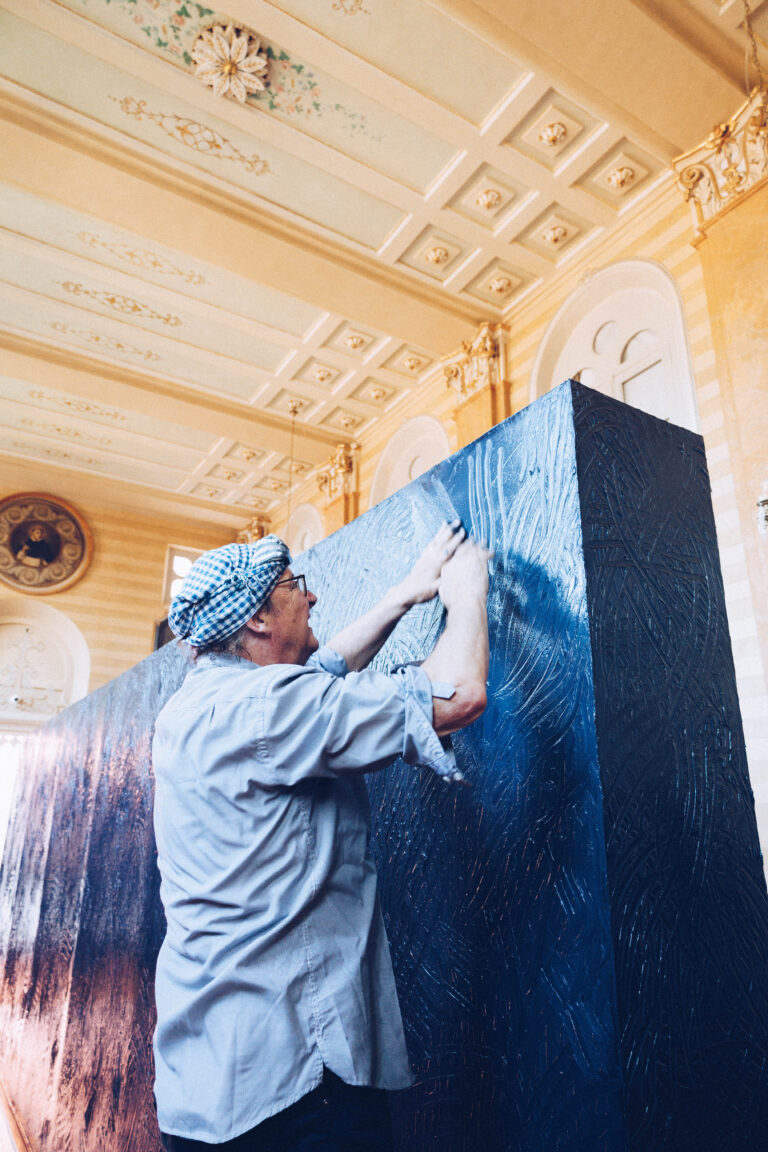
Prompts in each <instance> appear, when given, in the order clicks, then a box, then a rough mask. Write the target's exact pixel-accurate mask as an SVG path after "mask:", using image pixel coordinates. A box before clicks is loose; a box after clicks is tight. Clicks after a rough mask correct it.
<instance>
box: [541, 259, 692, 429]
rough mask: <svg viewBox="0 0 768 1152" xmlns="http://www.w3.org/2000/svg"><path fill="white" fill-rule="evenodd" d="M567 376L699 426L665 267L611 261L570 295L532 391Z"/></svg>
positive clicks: (547, 340)
mask: <svg viewBox="0 0 768 1152" xmlns="http://www.w3.org/2000/svg"><path fill="white" fill-rule="evenodd" d="M569 378H570V379H572V380H579V381H580V382H581V383H582V384H586V385H587V387H589V388H595V389H596V390H597V391H599V392H604V393H606V394H607V395H608V396H614V397H615V398H616V399H617V400H623V401H624V402H625V403H627V404H631V405H632V406H633V407H634V408H640V409H642V411H644V412H648V413H650V414H651V415H652V416H658V417H659V418H660V419H662V420H671V421H672V422H673V423H674V424H681V425H682V426H683V427H685V428H691V429H692V430H694V431H697V430H698V415H697V410H696V401H695V393H694V386H693V377H692V373H691V367H690V359H689V356H688V345H687V339H686V333H685V320H684V316H683V311H682V306H681V303H680V298H679V295H678V292H677V288H676V286H675V283H674V281H673V279H672V277H671V276H670V275H669V274H668V273H667V272H666V271H665V269H664V268H662V267H661V265H659V264H654V263H652V262H651V261H650V260H627V261H623V262H622V263H619V264H610V265H608V267H606V268H603V269H601V271H599V272H597V273H595V274H594V275H593V276H591V277H590V278H589V279H588V280H587V281H586V283H584V284H581V285H580V286H579V287H578V288H577V289H576V291H575V292H573V293H572V294H571V296H570V297H569V298H568V300H566V302H565V304H564V305H563V307H562V308H561V309H560V311H559V312H558V314H557V315H556V317H555V319H554V320H553V322H552V324H551V325H550V327H549V330H548V331H547V334H546V336H545V337H544V339H543V341H542V343H541V347H540V349H539V352H538V355H537V357H536V363H535V365H534V371H533V376H532V391H533V397H536V396H541V395H543V394H544V393H545V392H548V391H549V389H550V388H554V387H555V386H556V385H558V384H560V383H562V381H563V380H567V379H569Z"/></svg>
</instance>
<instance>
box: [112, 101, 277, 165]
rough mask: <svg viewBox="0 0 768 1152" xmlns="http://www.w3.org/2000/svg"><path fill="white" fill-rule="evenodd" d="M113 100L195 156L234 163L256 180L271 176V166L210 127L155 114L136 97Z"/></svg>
mask: <svg viewBox="0 0 768 1152" xmlns="http://www.w3.org/2000/svg"><path fill="white" fill-rule="evenodd" d="M112 99H113V100H114V101H115V103H116V104H117V105H118V106H119V108H120V110H121V111H122V112H124V113H125V115H126V116H132V117H133V119H134V120H148V121H150V122H151V123H153V124H156V125H157V127H158V128H160V129H161V131H163V132H164V133H165V135H166V136H170V138H171V139H172V140H175V141H176V142H177V143H178V144H183V145H184V146H185V147H186V148H191V149H192V150H193V151H194V152H199V153H201V154H202V155H203V156H206V157H209V158H213V159H214V160H231V161H232V162H233V163H235V164H239V165H240V166H241V167H242V168H244V169H245V171H246V172H249V173H251V174H252V175H254V176H266V175H267V174H271V173H272V169H271V168H270V166H269V163H268V162H267V161H266V160H263V159H262V158H261V156H257V155H255V154H254V155H253V156H246V155H244V153H242V152H241V151H240V149H239V148H238V147H237V146H236V145H235V144H233V143H232V141H231V140H227V138H226V137H225V136H222V135H221V133H220V132H217V131H216V130H215V129H214V128H211V127H209V125H207V124H200V123H198V121H197V120H191V119H190V118H189V117H188V116H178V115H176V113H174V112H154V111H152V109H151V108H148V107H147V102H146V100H137V99H136V97H135V96H123V97H122V99H118V98H117V97H116V96H114V97H112Z"/></svg>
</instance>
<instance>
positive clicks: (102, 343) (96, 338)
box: [51, 320, 160, 360]
mask: <svg viewBox="0 0 768 1152" xmlns="http://www.w3.org/2000/svg"><path fill="white" fill-rule="evenodd" d="M51 328H53V329H54V331H55V332H61V334H62V336H74V337H76V338H77V339H78V340H82V341H86V342H87V343H88V344H94V345H95V346H96V348H98V349H99V351H100V352H119V353H120V354H121V355H123V356H125V355H128V356H138V357H139V358H140V359H142V360H159V359H160V357H159V356H158V354H157V352H151V351H150V350H149V349H148V348H137V347H135V345H133V344H124V343H123V341H122V340H117V339H115V337H114V336H104V335H103V334H102V333H100V332H84V331H83V330H82V329H81V328H73V327H72V325H71V324H64V323H62V322H61V321H60V320H54V321H52V322H51Z"/></svg>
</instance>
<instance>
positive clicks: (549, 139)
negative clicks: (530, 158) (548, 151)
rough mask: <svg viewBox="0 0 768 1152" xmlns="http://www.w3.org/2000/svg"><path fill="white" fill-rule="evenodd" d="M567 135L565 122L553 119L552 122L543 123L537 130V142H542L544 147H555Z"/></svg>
mask: <svg viewBox="0 0 768 1152" xmlns="http://www.w3.org/2000/svg"><path fill="white" fill-rule="evenodd" d="M567 135H568V129H567V128H566V126H565V124H563V123H561V122H560V121H559V120H555V121H554V122H553V123H552V124H545V125H544V127H543V128H541V129H540V130H539V136H538V139H539V143H540V144H543V145H544V147H545V148H555V147H556V146H557V145H558V144H562V143H563V141H564V140H565V138H566V137H567Z"/></svg>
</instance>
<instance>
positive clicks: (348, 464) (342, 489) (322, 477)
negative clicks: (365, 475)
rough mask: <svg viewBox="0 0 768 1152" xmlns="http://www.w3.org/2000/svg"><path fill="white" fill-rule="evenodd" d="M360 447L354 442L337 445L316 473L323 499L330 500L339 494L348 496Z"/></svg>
mask: <svg viewBox="0 0 768 1152" xmlns="http://www.w3.org/2000/svg"><path fill="white" fill-rule="evenodd" d="M359 450H360V445H359V444H357V443H356V442H355V441H354V440H352V441H350V443H348V444H337V445H336V448H335V449H334V451H333V453H332V455H331V456H330V457H329V458H328V460H326V462H325V464H324V465H323V467H322V468H320V470H319V471H318V473H317V486H318V488H319V489H320V491H321V492H322V493H323V495H324V496H325V497H327V498H328V499H331V498H332V497H334V496H338V495H339V494H341V493H344V494H346V495H349V493H350V492H351V490H352V486H353V482H354V474H355V461H356V458H357V453H358V452H359Z"/></svg>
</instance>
